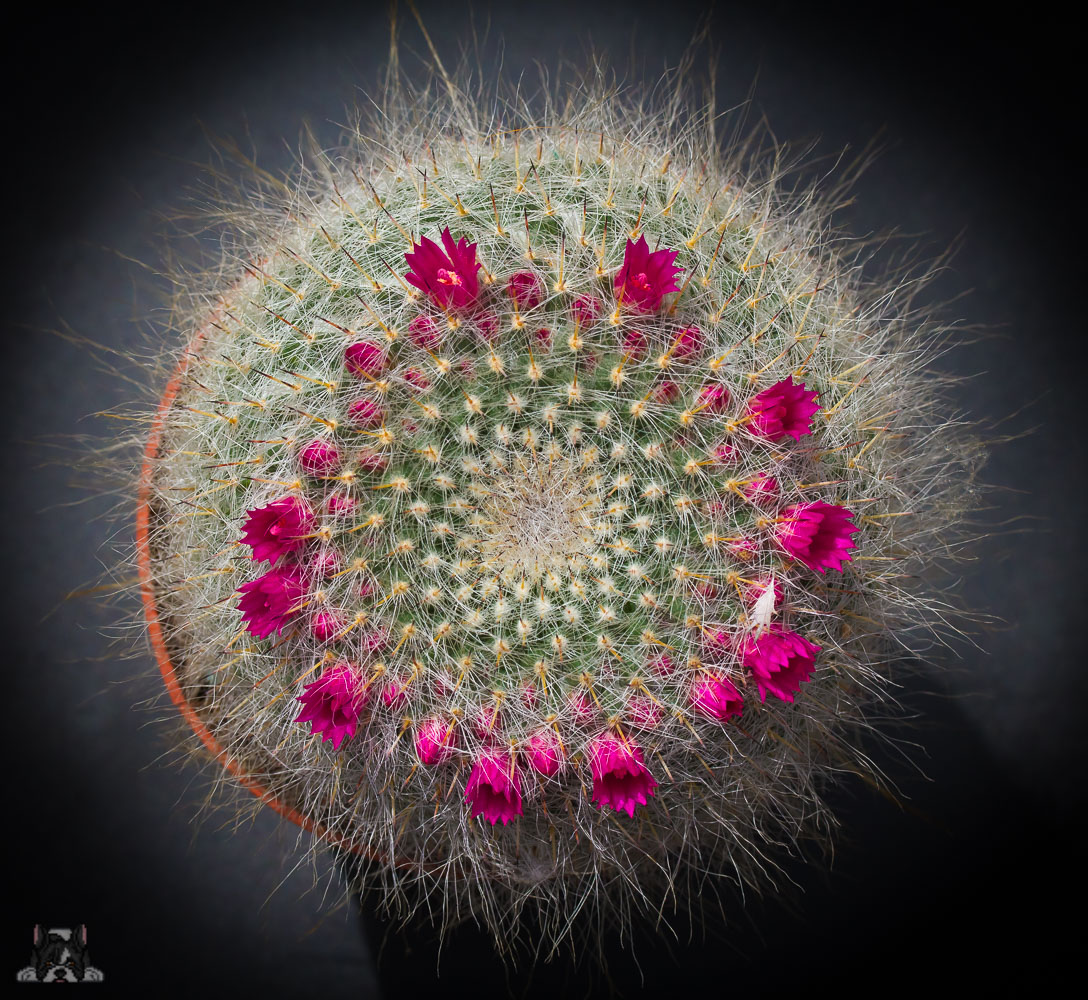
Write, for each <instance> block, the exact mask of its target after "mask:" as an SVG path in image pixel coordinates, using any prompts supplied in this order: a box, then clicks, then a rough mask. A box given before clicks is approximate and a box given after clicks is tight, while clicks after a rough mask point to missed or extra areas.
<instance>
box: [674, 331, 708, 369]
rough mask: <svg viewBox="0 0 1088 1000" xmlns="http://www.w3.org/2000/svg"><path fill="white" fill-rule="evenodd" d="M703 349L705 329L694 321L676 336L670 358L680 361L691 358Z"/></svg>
mask: <svg viewBox="0 0 1088 1000" xmlns="http://www.w3.org/2000/svg"><path fill="white" fill-rule="evenodd" d="M702 349H703V331H702V330H700V329H699V328H698V327H697V326H695V324H694V323H693V324H692V325H691V326H685V327H684V328H683V329H682V330H681V331H680V332H679V333H678V334H677V335H676V337H675V338H674V340H673V344H672V352H671V353H670V354H669V357H670V358H676V359H677V360H678V361H680V360H682V359H684V358H690V357H691V356H692V355H693V354H696V353H697V352H699V351H701V350H702Z"/></svg>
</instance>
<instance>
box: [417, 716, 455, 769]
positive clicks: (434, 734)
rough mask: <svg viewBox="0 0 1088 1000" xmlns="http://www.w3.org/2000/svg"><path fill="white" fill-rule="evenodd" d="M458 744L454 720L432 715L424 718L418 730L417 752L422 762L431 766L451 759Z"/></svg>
mask: <svg viewBox="0 0 1088 1000" xmlns="http://www.w3.org/2000/svg"><path fill="white" fill-rule="evenodd" d="M456 746H457V740H456V737H455V736H454V732H453V723H452V722H446V721H445V720H443V719H436V718H434V717H433V716H432V717H431V718H429V719H424V720H423V721H422V722H421V723H420V724H419V729H418V730H416V753H417V754H418V755H419V762H420V763H421V764H426V765H427V766H431V765H434V764H441V763H443V762H445V761H447V760H449V759H450V758H451V757H452V756H453V751H454V749H455V748H456Z"/></svg>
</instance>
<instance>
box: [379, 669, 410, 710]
mask: <svg viewBox="0 0 1088 1000" xmlns="http://www.w3.org/2000/svg"><path fill="white" fill-rule="evenodd" d="M382 704H383V705H385V707H386V708H391V709H394V710H395V709H398V708H403V707H404V706H405V705H407V704H408V681H407V679H406V678H403V677H400V678H393V679H391V680H389V681H386V683H385V685H384V686H383V687H382Z"/></svg>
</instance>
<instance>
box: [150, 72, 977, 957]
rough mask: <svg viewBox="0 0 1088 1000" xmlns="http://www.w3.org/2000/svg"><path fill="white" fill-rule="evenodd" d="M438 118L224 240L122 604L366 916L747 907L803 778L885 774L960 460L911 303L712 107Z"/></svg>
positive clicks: (383, 143)
mask: <svg viewBox="0 0 1088 1000" xmlns="http://www.w3.org/2000/svg"><path fill="white" fill-rule="evenodd" d="M450 88H451V90H450V94H449V96H448V97H445V98H439V99H433V100H431V102H430V103H426V102H425V101H424V100H423V99H422V98H421V97H420V95H409V96H408V97H407V98H403V99H401V100H397V99H395V97H393V96H390V98H389V100H388V102H387V104H386V106H385V108H384V113H383V115H382V116H380V117H379V118H378V119H377V120H376V121H375V122H373V123H370V124H369V125H367V126H366V127H365V128H360V129H358V130H357V131H356V132H355V133H354V134H353V135H352V136H351V137H350V140H349V142H348V144H347V146H346V148H345V149H344V150H342V151H341V153H339V154H336V155H333V154H329V155H324V156H322V157H321V158H320V159H319V162H318V163H317V165H316V167H310V168H308V169H306V170H303V171H302V172H301V174H300V177H298V178H296V180H295V183H293V184H292V185H290V186H289V187H280V188H279V190H278V197H280V198H283V197H284V192H290V193H289V194H288V195H287V199H288V201H287V203H286V204H276V202H275V201H274V195H273V193H272V192H273V190H274V189H273V187H272V185H269V186H268V188H267V189H264V190H257V189H254V191H252V192H251V197H250V201H249V202H248V203H247V204H243V205H237V206H234V207H232V208H231V213H230V215H231V220H232V221H233V222H234V223H235V224H236V226H237V227H238V229H239V233H240V236H239V246H238V247H237V248H235V247H232V248H231V253H230V254H228V255H227V256H226V257H225V260H224V265H223V266H222V267H220V268H218V269H217V270H216V274H217V275H223V274H228V275H232V277H233V279H234V280H233V284H227V283H226V282H225V281H224V280H223V279H222V278H221V277H217V278H216V281H215V282H213V283H212V284H210V285H209V286H208V287H206V288H203V289H200V290H199V291H198V294H196V295H195V296H194V301H195V302H196V306H195V308H193V309H192V310H191V312H190V314H189V315H188V316H187V317H186V322H187V323H188V326H189V329H190V331H191V333H190V335H189V336H188V337H187V338H186V340H185V343H183V344H181V345H180V348H179V352H178V354H177V355H176V366H177V367H176V371H175V375H174V377H173V379H172V380H171V381H170V385H169V389H168V391H167V393H166V394H165V395H164V396H163V398H162V402H161V404H160V406H159V409H158V414H157V417H156V420H155V424H154V430H153V433H152V435H151V437H150V439H149V440H148V441H147V449H146V450H147V461H146V465H145V468H144V478H143V483H142V490H143V492H142V497H143V501H144V502H143V504H142V507H141V512H142V513H141V517H142V518H143V521H142V530H141V545H140V551H141V575H142V578H143V581H144V586H145V597H146V599H147V602H148V609H149V614H150V617H151V620H152V622H153V632H154V637H156V641H157V642H158V643H159V652H160V658H161V659H162V660H163V662H164V664H165V669H166V672H167V676H168V680H169V681H170V683H171V687H172V692H173V694H174V697H175V700H176V701H178V703H179V705H181V706H182V708H183V710H184V711H185V712H186V713H187V714H188V716H189V718H190V721H191V722H192V723H193V725H194V727H195V728H196V730H197V731H198V732H199V733H201V734H203V735H204V736H205V742H206V743H208V745H209V746H212V747H213V749H216V750H217V751H218V752H220V754H221V759H222V760H223V761H225V762H227V763H229V765H230V768H231V769H232V770H233V771H234V772H235V773H238V774H241V775H242V776H243V779H244V781H245V782H246V783H247V784H248V785H249V786H250V788H251V790H256V791H258V792H259V793H260V794H261V795H262V796H264V797H265V798H266V799H268V800H272V801H274V803H275V804H276V805H277V807H278V808H281V810H283V811H286V812H288V813H289V814H290V815H292V817H294V818H296V819H298V820H299V821H301V822H304V823H305V824H306V825H308V826H310V827H311V828H313V829H315V830H317V831H318V832H319V833H321V834H322V835H323V837H324V838H325V839H327V840H329V841H332V842H334V843H336V844H338V845H340V846H341V847H342V848H346V849H348V850H351V851H354V852H356V853H358V854H360V855H362V856H364V857H366V858H367V859H369V860H370V862H371V864H370V865H369V866H368V867H367V872H368V874H367V878H368V880H369V882H368V884H369V885H371V886H376V887H378V888H379V889H380V890H381V892H382V893H383V897H382V898H383V900H384V901H385V903H386V904H387V905H388V906H389V907H390V908H397V907H401V909H402V910H403V908H404V907H405V906H409V904H410V906H411V907H417V906H419V905H422V904H425V905H427V906H428V907H429V909H430V910H431V911H432V912H435V913H438V914H440V915H441V916H440V917H439V918H438V919H441V920H442V921H444V922H445V923H447V924H448V923H451V922H454V921H457V920H459V919H463V918H464V917H466V916H468V915H473V916H475V918H476V919H478V920H480V921H483V922H484V923H486V925H487V926H488V927H489V928H490V930H491V931H492V932H493V934H494V936H495V939H496V943H497V945H498V946H499V947H500V948H504V947H506V946H508V945H509V944H510V943H511V942H512V941H514V940H516V928H517V925H518V921H519V919H520V915H521V914H522V912H523V910H524V909H525V908H526V907H527V906H531V907H532V908H534V910H535V911H536V913H537V916H538V919H539V926H540V927H541V928H542V929H543V935H542V939H541V940H542V944H541V942H538V943H537V944H538V946H542V947H543V949H544V950H545V951H548V950H550V949H551V948H552V947H554V946H556V945H557V944H559V943H560V942H561V941H563V940H564V938H566V937H567V936H569V935H570V932H571V926H572V918H573V916H574V915H575V914H576V913H578V912H579V911H581V910H582V909H583V908H587V909H593V908H609V909H611V910H612V911H613V912H615V913H616V914H619V915H620V917H621V919H628V920H629V919H631V915H632V913H634V912H637V911H638V910H646V911H649V912H651V913H656V912H658V911H660V910H661V909H662V907H663V906H665V905H666V904H667V903H668V902H669V901H670V900H672V899H674V898H681V899H683V898H685V896H684V892H683V891H682V890H684V889H685V888H688V889H690V888H692V887H696V886H699V885H700V884H701V883H702V882H703V880H704V879H705V877H706V875H707V873H711V874H716V875H727V876H729V877H730V878H732V879H733V880H735V881H737V882H739V883H740V884H741V885H743V886H751V887H753V888H756V889H760V888H762V887H764V886H765V885H766V883H767V880H768V878H769V876H770V874H771V873H772V872H773V867H774V864H775V860H774V859H775V854H776V851H777V850H779V849H790V848H791V847H793V846H798V847H799V846H801V845H803V844H804V843H806V842H808V841H813V840H815V841H817V842H818V841H820V840H821V839H822V838H824V837H826V836H827V832H828V830H829V828H830V826H831V823H832V819H831V817H830V816H829V814H828V811H827V808H826V806H825V804H824V801H823V797H824V790H825V788H826V786H827V784H828V783H829V782H831V781H833V780H835V779H836V778H837V777H838V776H841V775H844V774H861V775H863V776H865V777H867V778H869V779H871V780H872V781H875V782H876V783H878V784H879V783H881V782H882V780H883V779H882V777H881V775H880V773H879V771H878V770H877V769H876V765H874V764H873V763H872V761H871V760H870V759H869V757H868V756H867V755H866V754H865V753H863V752H862V751H861V749H860V748H859V745H858V744H859V734H860V732H861V731H862V730H867V729H869V728H871V726H872V725H873V721H872V720H873V719H874V718H875V717H876V716H877V715H886V714H888V713H889V712H891V711H893V709H894V698H893V695H892V691H893V687H894V684H895V676H896V675H895V670H896V664H897V663H898V662H899V660H900V659H901V657H902V653H903V650H904V649H913V648H915V647H916V645H917V643H916V642H915V637H916V636H917V635H926V634H932V631H933V630H934V629H935V628H938V627H939V626H940V624H941V621H942V617H943V615H944V613H945V611H946V609H947V601H946V599H945V597H943V596H942V595H940V594H937V593H934V592H932V590H931V589H927V588H931V587H932V583H931V579H932V570H933V568H934V567H935V566H937V565H938V564H939V563H940V562H941V561H943V560H944V559H946V558H947V557H948V556H949V555H950V554H951V552H952V547H953V544H954V540H955V538H956V535H955V531H956V529H957V525H958V523H959V521H960V519H961V515H962V513H963V511H964V509H965V507H966V506H967V503H968V500H969V496H970V489H971V485H970V484H971V477H972V473H973V471H974V469H975V467H976V465H977V462H978V449H977V447H976V446H975V444H974V442H973V440H972V438H971V437H970V435H969V434H967V433H963V432H961V430H960V428H959V425H958V423H957V422H956V421H954V420H953V419H952V418H951V417H950V416H949V415H948V408H947V405H946V403H945V402H944V399H943V393H944V388H945V384H946V383H945V382H944V381H943V380H942V379H940V378H938V377H936V376H934V375H933V374H932V373H931V372H930V370H929V367H928V366H929V365H930V363H931V361H932V360H933V358H934V356H935V355H936V354H937V353H938V351H939V350H940V348H941V346H942V344H943V343H944V341H945V338H946V336H947V333H948V331H947V329H946V328H944V327H941V326H940V325H939V324H936V323H933V322H931V321H930V320H929V319H928V318H927V317H926V316H925V315H922V314H921V313H919V312H918V311H916V310H915V307H914V305H913V302H912V296H913V294H914V291H915V289H916V288H917V287H919V285H920V282H918V281H910V280H906V279H904V278H903V277H902V276H900V277H898V278H897V277H896V276H894V275H892V276H888V277H886V278H884V279H881V280H872V279H868V278H865V277H864V276H863V275H862V274H861V269H860V266H859V261H858V256H857V254H858V252H859V249H860V248H858V247H854V248H853V249H852V244H850V243H849V242H845V241H843V240H841V239H840V238H839V237H838V236H837V235H835V234H833V233H832V232H831V231H830V229H829V226H828V214H829V211H830V208H831V202H830V200H829V198H827V197H822V196H820V195H819V193H818V192H816V191H813V190H800V191H798V190H792V191H791V190H785V189H783V187H782V185H781V183H780V180H781V178H780V176H779V174H778V173H777V172H776V169H775V167H774V165H773V162H772V161H771V160H770V159H767V160H763V159H761V158H760V157H759V156H758V155H753V154H752V153H751V149H750V148H749V147H741V148H737V149H727V150H722V149H720V148H718V146H717V144H716V142H715V138H714V132H713V121H712V119H711V117H710V116H709V115H708V116H706V117H700V116H699V115H698V114H697V113H691V114H688V115H687V116H686V117H685V118H684V119H683V120H682V121H680V120H677V118H676V117H675V110H673V111H671V112H668V113H661V114H658V115H653V114H649V113H648V111H647V106H646V104H645V103H644V102H640V101H639V100H638V99H637V95H635V96H624V95H622V94H616V93H614V92H605V91H604V90H603V89H602V88H598V89H593V88H592V87H591V92H588V93H586V92H583V93H581V94H580V96H579V99H577V100H574V101H568V102H565V103H560V102H558V101H554V102H549V103H548V106H547V107H546V108H545V109H544V110H542V111H540V110H537V111H533V110H531V109H529V108H527V107H525V106H523V105H520V104H517V103H516V102H511V103H508V104H506V105H504V106H503V107H502V109H501V111H502V118H501V122H502V123H501V126H499V125H496V124H494V122H496V121H498V118H497V117H496V116H495V115H494V114H492V113H491V111H492V109H491V108H484V107H479V106H477V105H476V104H475V103H473V102H472V101H471V100H470V98H469V95H468V92H467V90H465V89H459V88H457V86H456V85H455V84H454V83H453V82H452V81H451V82H450ZM393 150H395V151H396V152H395V153H394V152H393ZM276 209H279V211H276ZM239 250H240V252H239ZM239 258H241V261H242V262H241V264H232V263H231V262H232V261H238V260H239ZM927 580H928V581H930V582H927ZM678 890H681V891H679V892H678ZM587 901H588V903H589V904H590V905H589V907H586V904H587ZM669 905H671V903H670V904H669Z"/></svg>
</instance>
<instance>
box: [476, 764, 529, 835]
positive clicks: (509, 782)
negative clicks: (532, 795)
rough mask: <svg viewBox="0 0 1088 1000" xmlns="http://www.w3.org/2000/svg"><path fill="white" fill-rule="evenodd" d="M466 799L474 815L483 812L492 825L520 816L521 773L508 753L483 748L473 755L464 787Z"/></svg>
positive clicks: (504, 823)
mask: <svg viewBox="0 0 1088 1000" xmlns="http://www.w3.org/2000/svg"><path fill="white" fill-rule="evenodd" d="M465 802H467V803H468V807H469V812H470V814H471V815H473V816H479V815H481V814H482V815H483V817H484V819H486V820H487V821H488V822H489V823H490V824H491V825H492V826H494V825H495V824H496V823H498V822H499V820H502V825H503V826H506V824H507V823H509V822H510V820H512V819H515V818H516V817H518V816H521V815H522V810H521V776H520V775H519V774H518V772H517V770H516V769H515V768H514V762H513V759H512V758H511V757H510V755H509V754H505V753H503V754H500V753H497V752H495V751H492V750H485V751H484V752H483V753H481V754H480V756H479V757H477V758H476V763H475V764H474V765H473V767H472V773H471V774H470V775H469V777H468V784H467V785H466V786H465Z"/></svg>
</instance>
